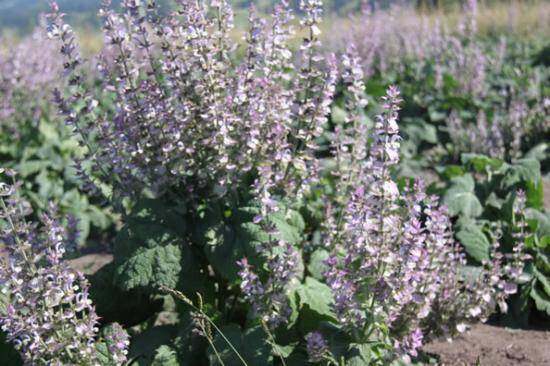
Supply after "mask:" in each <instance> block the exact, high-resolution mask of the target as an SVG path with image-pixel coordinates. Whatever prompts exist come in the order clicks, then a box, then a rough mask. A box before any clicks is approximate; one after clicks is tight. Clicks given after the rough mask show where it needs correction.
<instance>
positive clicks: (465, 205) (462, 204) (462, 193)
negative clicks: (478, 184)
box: [443, 174, 483, 218]
mask: <svg viewBox="0 0 550 366" xmlns="http://www.w3.org/2000/svg"><path fill="white" fill-rule="evenodd" d="M474 187H475V183H474V178H473V177H472V175H470V174H465V175H463V176H459V177H454V178H452V179H451V186H450V188H449V189H448V190H447V192H446V193H445V196H444V197H443V203H444V204H445V205H447V207H448V208H449V213H450V214H451V215H453V216H455V215H462V216H465V217H470V218H475V217H478V216H479V215H481V213H482V212H483V207H482V206H481V203H480V202H479V200H478V198H477V197H476V195H475V192H474Z"/></svg>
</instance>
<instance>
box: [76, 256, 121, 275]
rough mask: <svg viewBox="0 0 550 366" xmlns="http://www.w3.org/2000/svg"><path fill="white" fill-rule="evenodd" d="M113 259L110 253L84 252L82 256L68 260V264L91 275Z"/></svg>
mask: <svg viewBox="0 0 550 366" xmlns="http://www.w3.org/2000/svg"><path fill="white" fill-rule="evenodd" d="M112 260H113V255H112V254H105V253H94V254H86V255H83V256H82V257H78V258H75V259H71V260H69V261H68V262H69V266H70V267H71V268H73V269H75V270H77V271H80V272H82V273H84V274H86V275H91V274H94V273H96V272H97V271H99V269H100V268H101V267H103V266H104V265H106V264H109V263H110V262H112Z"/></svg>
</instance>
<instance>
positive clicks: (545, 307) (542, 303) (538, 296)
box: [531, 286, 550, 315]
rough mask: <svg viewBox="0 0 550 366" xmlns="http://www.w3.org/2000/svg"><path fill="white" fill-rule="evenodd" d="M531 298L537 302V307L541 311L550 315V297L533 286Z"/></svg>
mask: <svg viewBox="0 0 550 366" xmlns="http://www.w3.org/2000/svg"><path fill="white" fill-rule="evenodd" d="M531 298H532V299H533V300H535V305H536V306H537V309H538V310H540V311H544V312H546V314H548V315H550V295H548V294H546V293H544V291H542V290H540V289H539V288H538V287H537V286H533V288H532V290H531Z"/></svg>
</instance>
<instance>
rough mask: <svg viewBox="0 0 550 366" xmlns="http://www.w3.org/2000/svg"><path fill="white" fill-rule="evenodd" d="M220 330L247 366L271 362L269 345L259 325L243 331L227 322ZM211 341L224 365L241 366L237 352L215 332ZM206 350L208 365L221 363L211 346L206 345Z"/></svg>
mask: <svg viewBox="0 0 550 366" xmlns="http://www.w3.org/2000/svg"><path fill="white" fill-rule="evenodd" d="M221 332H222V333H223V335H224V336H225V338H226V339H227V340H228V341H229V342H231V344H232V345H233V347H234V348H235V349H236V350H237V352H238V353H239V354H240V355H241V357H243V358H244V360H245V361H246V363H247V364H248V366H268V365H271V364H272V362H273V356H272V354H271V347H270V345H269V343H268V342H267V336H266V334H265V332H264V330H263V329H262V328H261V327H259V326H257V327H253V328H250V329H247V330H245V331H244V332H243V331H242V330H241V328H240V327H239V326H238V325H236V324H229V325H227V326H224V327H222V328H221ZM213 343H214V347H215V348H216V350H217V352H218V354H219V357H220V358H221V361H222V362H223V364H224V365H225V366H243V362H242V361H241V360H240V359H239V357H238V356H237V354H236V353H235V352H234V351H233V350H232V349H231V347H230V346H229V345H228V344H227V342H226V341H225V340H224V338H223V337H222V336H221V335H220V334H219V333H217V332H216V334H215V336H214V342H213ZM207 352H208V359H209V360H210V365H212V366H215V365H221V363H220V361H219V360H218V357H217V356H216V353H215V352H214V349H213V348H212V346H210V347H208V351H207Z"/></svg>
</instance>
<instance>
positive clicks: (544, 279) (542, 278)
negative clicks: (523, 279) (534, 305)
mask: <svg viewBox="0 0 550 366" xmlns="http://www.w3.org/2000/svg"><path fill="white" fill-rule="evenodd" d="M533 274H534V276H535V278H536V279H537V281H538V283H540V285H541V287H542V290H543V291H544V292H545V293H546V295H548V296H550V279H549V278H548V276H546V275H544V273H542V272H540V271H539V270H538V269H537V268H534V269H533Z"/></svg>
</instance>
